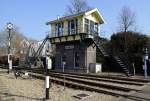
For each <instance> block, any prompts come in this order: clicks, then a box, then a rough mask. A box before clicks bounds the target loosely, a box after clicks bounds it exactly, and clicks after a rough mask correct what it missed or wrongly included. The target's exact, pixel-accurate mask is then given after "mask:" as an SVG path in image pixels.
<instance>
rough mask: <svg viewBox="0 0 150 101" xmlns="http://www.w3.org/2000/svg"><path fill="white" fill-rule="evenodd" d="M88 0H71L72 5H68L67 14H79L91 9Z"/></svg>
mask: <svg viewBox="0 0 150 101" xmlns="http://www.w3.org/2000/svg"><path fill="white" fill-rule="evenodd" d="M90 9H91V7H90V6H89V5H88V3H87V1H86V0H71V1H70V5H67V10H66V13H65V14H66V15H71V14H77V13H80V12H83V11H87V10H90Z"/></svg>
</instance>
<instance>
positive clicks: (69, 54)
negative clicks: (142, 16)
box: [47, 8, 104, 72]
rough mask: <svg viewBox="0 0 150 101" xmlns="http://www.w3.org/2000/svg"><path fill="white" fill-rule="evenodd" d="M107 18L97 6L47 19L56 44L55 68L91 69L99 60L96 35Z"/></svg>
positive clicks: (52, 41) (51, 36) (71, 69)
mask: <svg viewBox="0 0 150 101" xmlns="http://www.w3.org/2000/svg"><path fill="white" fill-rule="evenodd" d="M101 24H104V19H103V17H102V16H101V14H100V12H99V11H98V9H97V8H96V9H92V10H89V11H86V12H81V13H78V14H74V15H70V16H65V17H62V18H57V19H56V20H53V21H49V22H47V25H50V26H51V34H50V41H51V44H52V45H54V46H55V56H54V57H55V62H54V69H55V70H63V63H64V69H65V71H71V72H88V71H89V66H90V64H92V63H96V47H94V43H93V40H94V37H95V36H97V35H99V34H98V33H99V32H100V25H101Z"/></svg>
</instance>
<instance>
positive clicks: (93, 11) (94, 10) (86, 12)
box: [46, 8, 105, 25]
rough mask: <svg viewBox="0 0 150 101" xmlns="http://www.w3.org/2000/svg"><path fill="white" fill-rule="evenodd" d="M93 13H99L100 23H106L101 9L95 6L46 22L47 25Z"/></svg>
mask: <svg viewBox="0 0 150 101" xmlns="http://www.w3.org/2000/svg"><path fill="white" fill-rule="evenodd" d="M91 13H95V14H96V15H97V17H98V20H99V23H100V24H103V23H105V20H104V19H103V17H102V15H101V14H100V12H99V10H98V9H97V8H95V9H92V10H88V11H84V12H80V13H78V14H73V15H69V16H65V17H62V18H59V19H56V20H53V21H49V22H47V23H46V25H49V24H52V23H56V22H60V21H64V20H68V19H72V18H74V17H79V16H84V15H85V16H86V15H89V14H91Z"/></svg>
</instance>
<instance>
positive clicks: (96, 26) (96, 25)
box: [94, 23, 98, 34]
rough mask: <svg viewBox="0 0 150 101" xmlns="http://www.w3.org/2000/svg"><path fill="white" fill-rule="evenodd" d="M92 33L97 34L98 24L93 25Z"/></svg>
mask: <svg viewBox="0 0 150 101" xmlns="http://www.w3.org/2000/svg"><path fill="white" fill-rule="evenodd" d="M94 31H95V33H97V34H98V23H95V25H94Z"/></svg>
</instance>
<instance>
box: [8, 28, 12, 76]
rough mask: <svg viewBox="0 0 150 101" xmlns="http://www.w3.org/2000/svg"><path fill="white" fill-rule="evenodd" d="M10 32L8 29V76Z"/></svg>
mask: <svg viewBox="0 0 150 101" xmlns="http://www.w3.org/2000/svg"><path fill="white" fill-rule="evenodd" d="M10 31H11V29H8V34H9V35H8V74H9V72H10Z"/></svg>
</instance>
